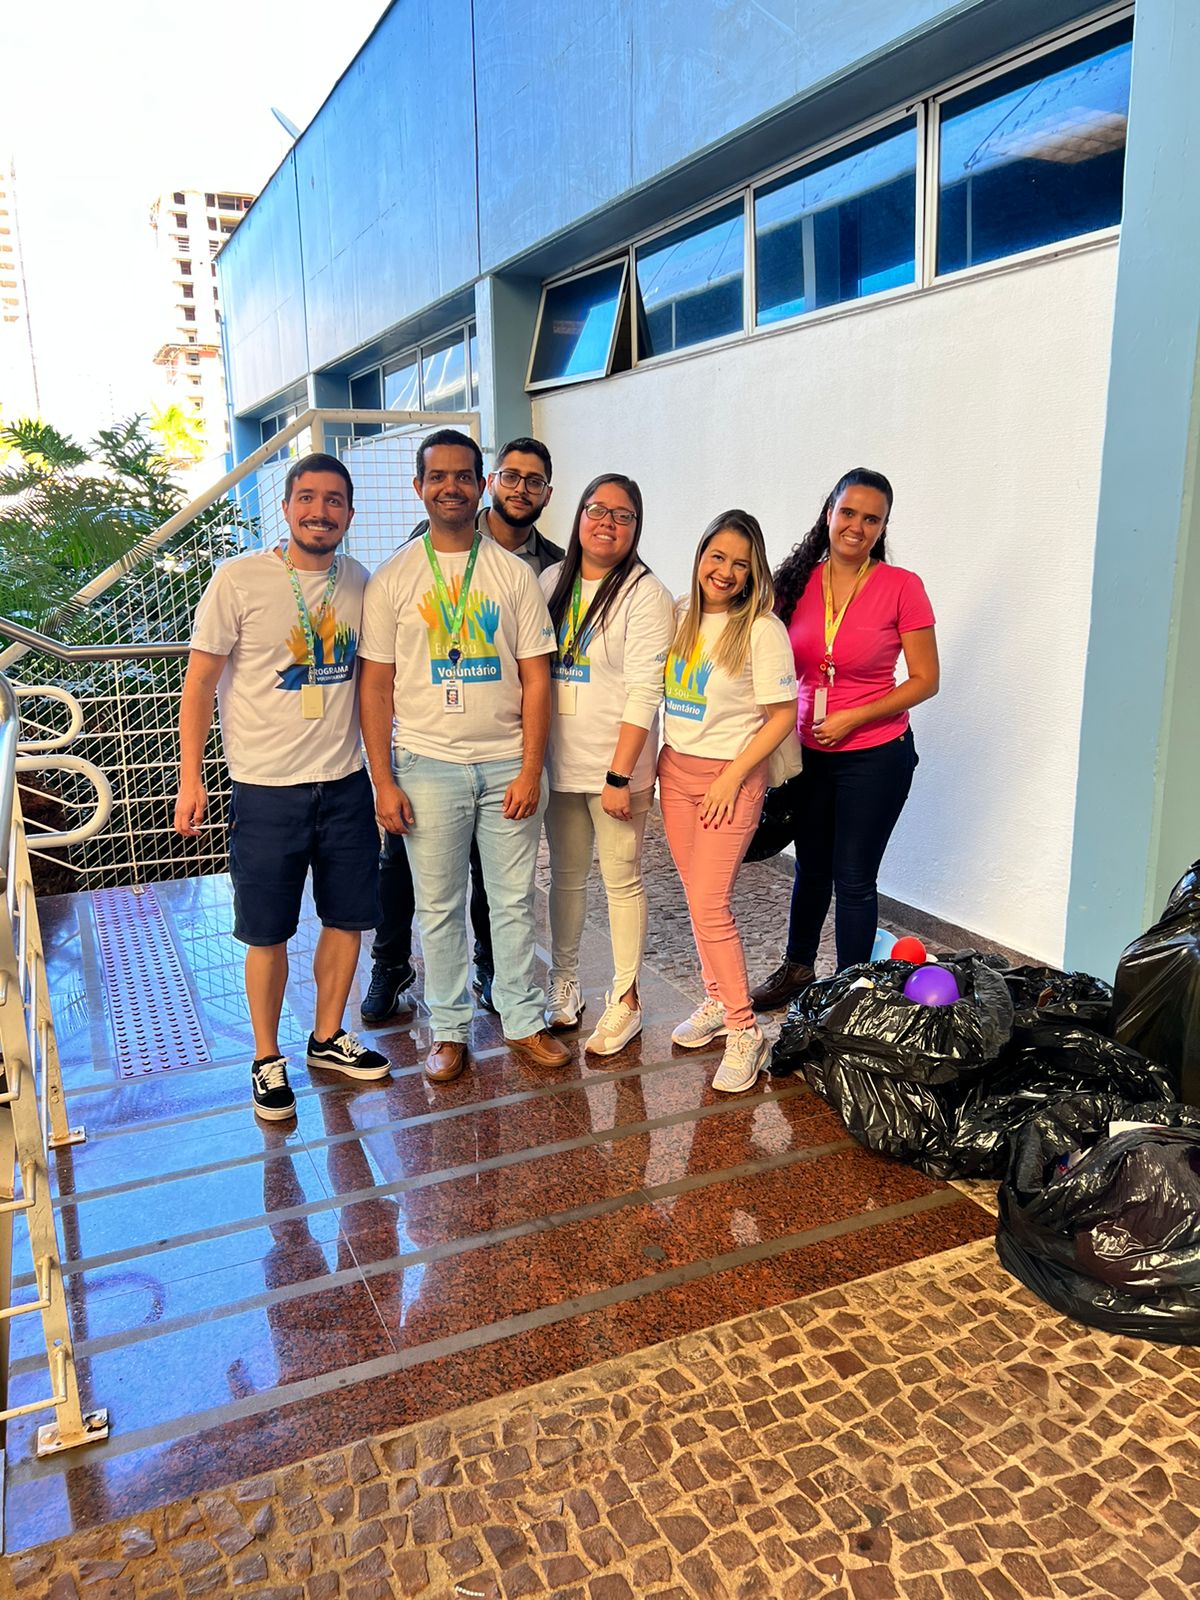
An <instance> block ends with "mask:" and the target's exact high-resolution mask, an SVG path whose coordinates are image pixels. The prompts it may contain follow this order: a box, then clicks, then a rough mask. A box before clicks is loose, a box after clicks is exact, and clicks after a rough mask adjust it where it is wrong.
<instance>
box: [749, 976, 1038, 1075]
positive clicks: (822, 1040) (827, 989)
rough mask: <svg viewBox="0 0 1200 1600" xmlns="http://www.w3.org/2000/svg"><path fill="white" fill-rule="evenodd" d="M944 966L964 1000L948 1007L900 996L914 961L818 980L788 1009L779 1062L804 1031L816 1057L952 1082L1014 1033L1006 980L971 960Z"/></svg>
mask: <svg viewBox="0 0 1200 1600" xmlns="http://www.w3.org/2000/svg"><path fill="white" fill-rule="evenodd" d="M941 964H942V965H943V966H945V967H948V968H949V969H950V971H951V972H953V973H954V975H955V977H956V978H957V979H958V987H959V991H960V993H961V995H962V999H961V1000H959V1001H957V1002H956V1003H955V1004H954V1005H952V1006H923V1005H918V1004H917V1003H916V1002H915V1001H913V1000H908V999H906V998H905V996H904V992H903V991H904V985H905V984H906V983H907V982H908V979H909V977H910V975H911V974H912V972H913V971H914V970H915V969H914V967H913V964H912V962H911V961H872V962H866V963H864V964H863V965H862V966H857V967H846V968H844V969H843V970H842V971H841V972H839V973H837V974H836V975H835V976H834V977H832V978H818V979H817V980H816V982H815V983H810V984H809V985H808V987H807V988H805V989H804V990H802V991H801V993H800V994H798V995H797V996H796V998H795V1000H793V1001H792V1004H791V1005H790V1006H789V1007H788V1013H787V1019H786V1021H785V1023H784V1026H783V1029H782V1030H781V1033H780V1037H779V1042H778V1045H777V1046H776V1052H775V1054H778V1056H779V1057H780V1062H781V1064H782V1063H783V1062H785V1061H786V1060H788V1059H790V1058H791V1057H792V1056H795V1055H797V1052H798V1050H800V1049H802V1048H804V1046H803V1041H802V1035H804V1034H807V1035H809V1036H813V1037H815V1038H816V1039H818V1041H819V1051H818V1053H819V1054H822V1055H824V1056H828V1057H833V1058H835V1059H837V1060H838V1061H840V1062H842V1063H843V1064H844V1065H846V1066H850V1067H854V1068H856V1069H857V1070H859V1071H863V1072H880V1073H884V1074H886V1075H887V1076H890V1077H895V1078H903V1079H905V1080H906V1081H909V1082H913V1083H929V1084H940V1083H952V1082H955V1081H957V1079H958V1078H959V1077H960V1076H961V1075H962V1073H964V1072H969V1071H971V1070H972V1069H974V1068H978V1067H982V1066H983V1065H984V1064H985V1063H986V1062H988V1061H994V1060H995V1058H996V1057H997V1056H998V1055H999V1054H1000V1051H1001V1050H1002V1049H1003V1048H1004V1046H1005V1044H1007V1042H1008V1039H1009V1036H1010V1034H1011V1032H1012V1021H1013V1004H1012V1000H1011V999H1010V998H1009V993H1008V989H1007V987H1006V986H1005V983H1004V979H1003V978H1002V977H1001V975H1000V974H999V973H998V972H995V971H994V970H993V969H992V968H990V967H989V966H987V965H986V964H985V963H984V962H982V961H980V960H979V959H978V958H976V957H975V956H966V957H959V956H949V957H947V958H946V959H945V960H944V961H943V962H942V963H941ZM864 980H865V981H864ZM867 984H870V985H871V987H867ZM789 1035H790V1037H789ZM772 1070H774V1055H773V1057H772ZM793 1070H794V1069H793Z"/></svg>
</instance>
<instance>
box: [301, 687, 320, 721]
mask: <svg viewBox="0 0 1200 1600" xmlns="http://www.w3.org/2000/svg"><path fill="white" fill-rule="evenodd" d="M300 715H301V716H302V717H303V718H304V720H305V721H306V722H319V721H320V719H321V718H322V717H323V716H324V715H325V690H324V689H323V688H322V686H321V685H320V684H319V683H302V684H301V685H300Z"/></svg>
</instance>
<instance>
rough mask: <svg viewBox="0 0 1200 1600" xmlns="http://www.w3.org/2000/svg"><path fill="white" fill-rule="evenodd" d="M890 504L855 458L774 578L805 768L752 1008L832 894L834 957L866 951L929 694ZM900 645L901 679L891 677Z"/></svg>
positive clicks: (804, 977)
mask: <svg viewBox="0 0 1200 1600" xmlns="http://www.w3.org/2000/svg"><path fill="white" fill-rule="evenodd" d="M891 509H892V486H891V484H890V483H889V482H888V480H887V479H886V478H885V477H884V476H883V474H882V473H879V472H871V471H869V470H868V469H867V468H866V467H855V468H854V469H853V470H852V471H850V472H848V473H847V474H846V475H845V477H844V478H842V479H841V481H840V482H839V483H838V484H837V486H836V488H835V489H834V491H833V493H832V494H831V495H830V496H829V498H828V500H827V501H826V502H825V504H824V506H823V507H822V509H821V515H820V517H819V518H818V519H817V523H816V526H815V527H814V528H812V529H811V530H810V532H809V533H808V534H806V535H805V537H804V538H803V539H802V540H801V541H800V543H799V544H798V545H797V546H796V548H795V549H794V550H793V551H792V553H791V555H790V556H789V557H788V558H787V560H786V561H785V562H784V563H783V565H782V566H781V567H780V569H779V571H778V572H777V573H776V574H775V608H776V611H777V612H778V614H779V616H780V618H781V619H782V620H783V622H784V624H785V626H786V627H787V630H788V637H789V638H790V639H791V643H792V653H793V655H794V656H795V661H796V682H797V685H798V687H799V705H798V714H797V727H798V729H799V733H800V739H801V742H802V743H803V745H804V771H803V773H802V774H801V775H800V777H799V778H797V779H796V780H795V783H796V785H797V788H798V790H799V797H800V804H799V807H798V816H797V836H796V881H795V884H794V886H793V889H792V911H791V920H790V923H789V926H788V943H787V950H786V952H785V953H784V958H783V962H782V963H781V965H780V966H779V967H778V968H777V969H776V971H774V972H773V973H772V974H771V976H770V977H769V978H768V979H767V980H766V982H765V983H763V984H762V985H761V986H760V987H759V988H758V989H756V990H755V991H754V993H753V995H752V996H751V1000H752V1002H753V1004H754V1005H755V1007H756V1008H757V1009H760V1010H769V1009H771V1007H773V1006H779V1005H783V1004H784V1003H785V1002H786V1001H787V1000H789V999H790V998H791V997H792V995H794V994H796V993H798V992H799V991H800V990H801V989H802V988H803V987H804V985H805V984H806V983H809V982H811V981H812V977H813V964H814V962H815V961H816V956H817V944H818V941H819V939H820V937H821V928H822V926H823V924H824V921H825V917H826V914H827V913H828V911H829V902H830V899H831V897H832V896H833V895H834V894H835V892H836V896H837V910H836V915H835V928H836V936H837V963H838V967H839V968H841V967H846V966H850V965H852V964H853V963H855V962H860V961H869V960H870V959H871V949H872V946H873V944H874V941H875V928H876V924H877V921H878V916H879V905H878V893H877V888H876V883H877V879H878V876H879V865H880V862H881V861H882V860H883V852H884V850H885V849H886V848H887V842H888V840H889V838H890V837H891V834H892V830H893V828H894V827H895V826H896V823H897V821H898V820H899V817H900V813H901V811H902V810H903V809H904V802H905V801H906V800H907V799H908V791H909V788H910V787H911V784H912V775H913V769H914V768H915V767H916V765H917V753H916V750H915V749H914V747H913V737H912V731H911V729H910V728H909V725H908V713H909V709H910V708H911V707H912V706H915V705H919V704H920V702H921V701H922V700H928V699H930V698H931V697H932V696H933V695H935V694H936V693H937V691H938V654H937V641H936V639H935V637H934V631H933V622H934V618H933V610H932V608H931V606H930V604H929V597H928V596H927V595H926V593H925V587H924V585H923V584H922V582H921V580H920V578H918V577H917V575H916V573H915V572H906V571H905V570H904V568H903V567H894V566H892V565H891V564H890V563H889V562H888V559H887V553H886V549H885V539H886V534H887V525H888V517H889V516H890V515H891ZM902 653H903V656H904V664H905V667H906V669H907V677H906V678H905V679H904V681H903V682H902V683H900V684H897V682H896V662H897V660H898V659H899V657H900V655H901V654H902Z"/></svg>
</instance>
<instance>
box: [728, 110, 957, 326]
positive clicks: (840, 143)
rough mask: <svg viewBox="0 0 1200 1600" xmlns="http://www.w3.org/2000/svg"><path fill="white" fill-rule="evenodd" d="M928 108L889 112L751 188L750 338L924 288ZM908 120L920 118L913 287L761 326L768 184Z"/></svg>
mask: <svg viewBox="0 0 1200 1600" xmlns="http://www.w3.org/2000/svg"><path fill="white" fill-rule="evenodd" d="M925 108H926V102H925V101H923V100H918V101H914V102H912V103H911V104H909V105H906V106H900V107H897V108H895V109H894V110H892V111H888V112H885V113H884V114H883V115H882V116H879V117H872V118H871V120H870V121H869V122H865V123H863V124H862V125H861V126H860V127H859V128H857V129H856V130H855V131H854V132H853V133H850V134H839V135H838V137H837V138H836V139H828V140H826V141H825V143H824V144H821V145H818V146H816V147H815V148H814V149H813V150H811V151H810V152H809V153H808V154H807V155H806V156H805V157H804V159H803V160H802V161H799V162H797V161H788V162H786V163H784V165H782V166H780V167H778V168H776V169H775V170H774V171H772V172H764V173H763V174H762V176H761V177H758V178H756V179H755V180H754V182H753V183H752V184H751V185H750V186H749V191H748V200H747V227H748V229H749V234H750V249H751V254H752V256H753V258H754V272H753V277H754V282H753V284H752V285H751V298H750V301H749V305H748V311H747V316H748V323H747V326H748V327H749V330H750V331H749V334H748V337H749V338H752V339H753V338H758V337H764V336H766V335H768V334H771V333H774V332H776V331H777V330H778V329H781V328H795V327H797V326H798V325H799V324H800V323H802V322H812V321H813V320H814V319H815V320H818V321H820V320H828V318H830V317H831V316H837V315H839V314H844V313H845V312H847V311H849V310H850V309H851V308H852V307H853V306H861V305H872V306H874V305H879V304H881V303H883V302H884V301H887V300H902V299H904V298H905V296H907V295H911V294H913V293H915V291H916V290H918V289H920V288H923V287H924V282H923V276H922V275H923V272H924V264H925V239H924V228H925V216H924V206H923V195H922V190H923V188H924V185H923V184H922V182H921V174H922V172H923V170H924V169H923V166H922V161H923V157H924V154H925V149H926V145H925V137H926V129H925V117H926V110H925ZM909 117H915V118H916V128H915V130H914V131H915V134H916V147H917V148H916V158H915V167H914V171H913V182H914V187H915V189H916V203H915V206H914V212H915V217H914V228H913V276H912V282H911V283H898V284H896V286H895V287H894V288H891V289H876V290H875V292H874V293H873V294H859V295H854V296H852V297H851V298H850V299H848V300H835V301H834V302H833V303H832V305H827V306H814V307H813V308H812V310H811V311H797V312H796V314H795V316H791V317H777V318H776V319H775V320H774V321H773V322H762V323H760V322H757V321H756V320H755V308H756V306H757V303H758V231H757V229H756V228H755V226H754V201H755V197H756V196H757V194H758V191H759V190H760V189H764V188H766V187H767V186H768V185H769V184H772V183H776V182H778V180H779V179H780V178H786V177H787V176H788V175H789V174H790V173H797V174H799V173H801V172H803V170H804V169H805V167H810V166H812V164H813V163H814V162H815V161H821V160H823V159H824V158H825V157H826V156H835V155H836V154H837V153H838V151H839V150H846V149H848V148H849V147H850V146H851V145H852V144H858V143H859V142H860V141H861V140H863V139H869V138H870V137H871V135H872V134H873V133H883V132H884V131H885V130H886V129H887V128H890V127H892V126H893V125H898V124H899V123H901V122H906V121H907V120H908V118H909Z"/></svg>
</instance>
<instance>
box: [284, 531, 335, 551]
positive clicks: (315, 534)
mask: <svg viewBox="0 0 1200 1600" xmlns="http://www.w3.org/2000/svg"><path fill="white" fill-rule="evenodd" d="M289 531H290V533H291V536H292V540H293V542H294V543H295V544H296V545H297V547H298V548H299V549H301V550H303V551H304V553H305V555H309V556H327V555H329V553H330V552H331V551H332V550H336V549H337V547H338V545H340V544H341V542H342V540H343V539H344V538H345V534H344V533H339V532H338V531H337V529H336V528H305V527H303V526H302V527H298V528H292V529H290V530H289ZM331 541H332V542H331Z"/></svg>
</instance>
